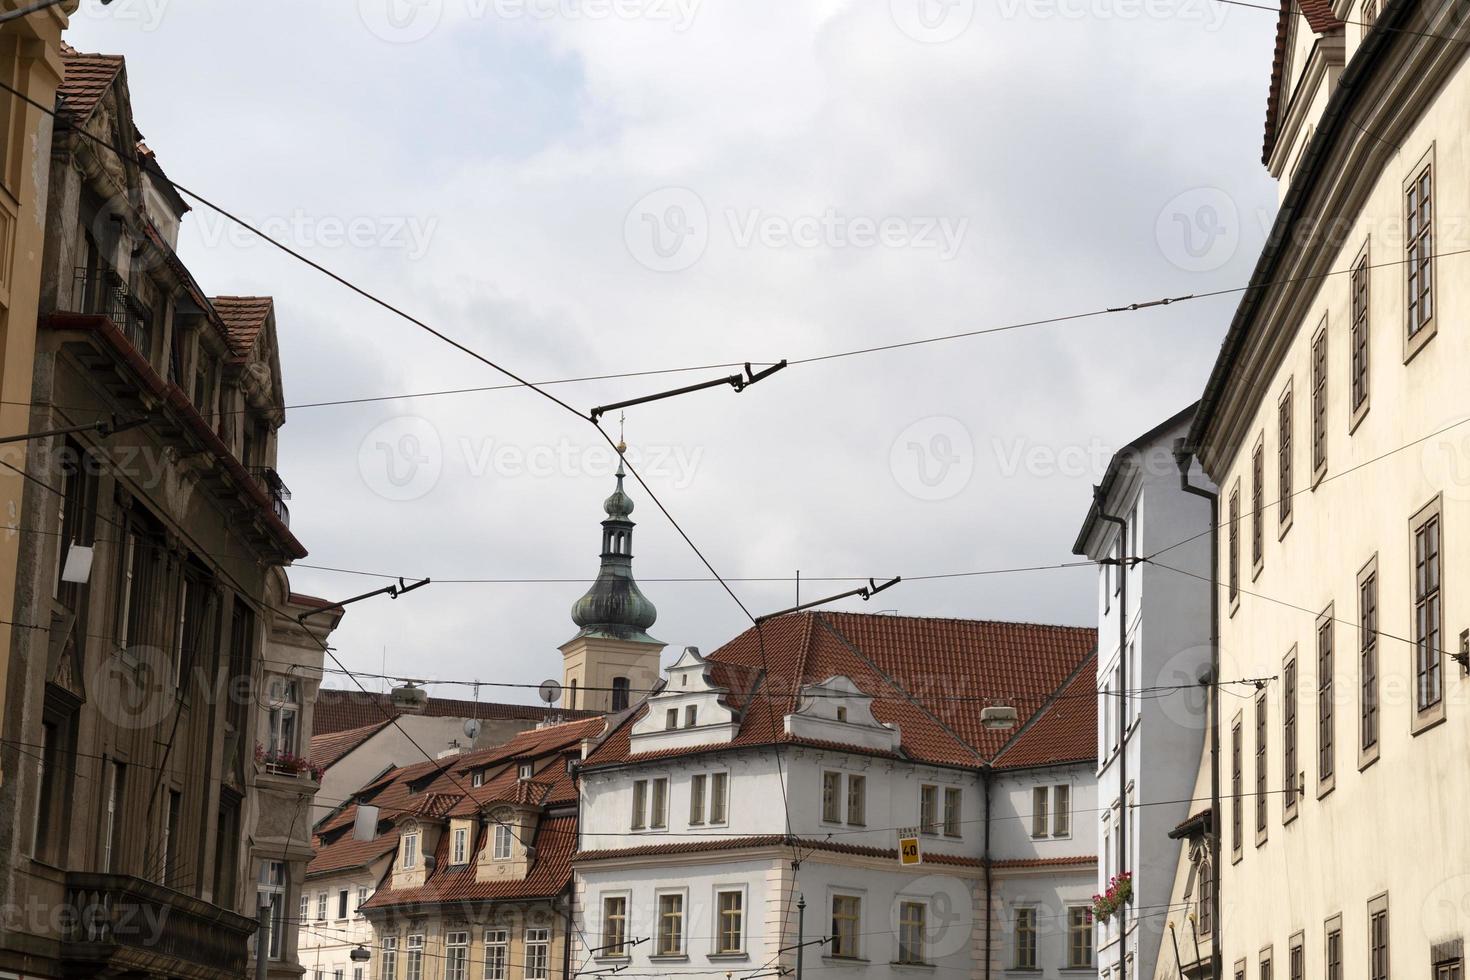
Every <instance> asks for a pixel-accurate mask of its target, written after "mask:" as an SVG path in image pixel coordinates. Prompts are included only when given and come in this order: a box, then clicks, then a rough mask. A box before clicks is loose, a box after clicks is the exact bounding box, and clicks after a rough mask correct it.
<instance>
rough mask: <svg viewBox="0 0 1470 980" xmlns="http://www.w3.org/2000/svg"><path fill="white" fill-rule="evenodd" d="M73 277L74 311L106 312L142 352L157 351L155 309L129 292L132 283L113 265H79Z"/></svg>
mask: <svg viewBox="0 0 1470 980" xmlns="http://www.w3.org/2000/svg"><path fill="white" fill-rule="evenodd" d="M72 281H73V284H74V285H73V291H72V305H73V306H74V307H75V308H74V309H73V310H72V311H71V312H73V313H87V314H93V315H98V316H105V317H107V318H108V319H109V320H111V321H112V323H113V325H114V326H116V327H117V328H118V329H119V330H121V331H122V332H123V334H124V335H126V337H127V338H128V341H129V342H130V343H131V344H132V345H133V346H134V347H136V348H137V350H138V353H139V354H142V355H143V357H144V358H145V359H146V358H149V357H151V356H152V354H153V311H152V310H150V309H148V307H146V306H144V305H143V304H142V303H139V302H138V301H137V299H135V298H134V297H133V296H132V295H130V294H129V293H128V284H127V283H125V282H123V279H122V277H121V276H119V275H118V274H117V273H116V272H114V271H112V270H111V269H88V268H79V269H77V271H76V276H75V277H74V279H73V280H72Z"/></svg>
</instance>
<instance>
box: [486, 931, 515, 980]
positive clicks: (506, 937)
mask: <svg viewBox="0 0 1470 980" xmlns="http://www.w3.org/2000/svg"><path fill="white" fill-rule="evenodd" d="M509 952H510V933H509V932H508V931H507V930H505V929H486V930H485V974H484V980H506V976H507V971H506V960H507V959H508V958H509V956H508V954H509Z"/></svg>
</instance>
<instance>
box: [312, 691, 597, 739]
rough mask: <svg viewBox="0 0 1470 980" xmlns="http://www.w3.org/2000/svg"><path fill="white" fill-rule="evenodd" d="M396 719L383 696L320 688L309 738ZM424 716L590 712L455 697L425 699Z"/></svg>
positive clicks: (536, 717) (534, 717)
mask: <svg viewBox="0 0 1470 980" xmlns="http://www.w3.org/2000/svg"><path fill="white" fill-rule="evenodd" d="M385 711H386V712H387V713H388V714H390V715H392V716H393V717H395V718H396V717H398V715H400V714H401V713H402V712H400V711H398V710H397V709H395V708H394V707H393V703H392V700H391V699H390V698H389V697H388V695H386V694H373V693H364V692H363V691H343V690H337V689H333V688H322V689H321V690H320V691H318V692H317V701H316V709H315V715H314V720H313V722H312V729H313V731H312V734H313V735H329V734H331V733H332V732H340V731H343V730H344V729H348V728H361V727H363V726H364V725H370V724H372V723H373V722H378V721H383V720H384V717H385V716H384V712H385ZM424 714H426V715H428V716H430V717H431V718H479V719H481V720H482V721H507V720H509V721H546V720H547V719H549V718H555V717H566V716H568V715H570V716H572V717H584V718H585V717H588V716H590V715H591V714H593V712H590V711H558V710H556V709H553V708H545V707H541V706H540V705H533V704H498V703H494V702H488V703H487V702H484V701H461V700H458V699H455V698H429V703H428V706H427V707H425V709H424Z"/></svg>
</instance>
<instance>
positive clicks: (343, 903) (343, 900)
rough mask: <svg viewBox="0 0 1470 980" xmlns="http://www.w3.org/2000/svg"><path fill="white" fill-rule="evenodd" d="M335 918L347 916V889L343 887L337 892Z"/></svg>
mask: <svg viewBox="0 0 1470 980" xmlns="http://www.w3.org/2000/svg"><path fill="white" fill-rule="evenodd" d="M337 918H338V919H339V920H340V919H345V918H347V889H345V888H343V889H340V890H339V891H338V892H337Z"/></svg>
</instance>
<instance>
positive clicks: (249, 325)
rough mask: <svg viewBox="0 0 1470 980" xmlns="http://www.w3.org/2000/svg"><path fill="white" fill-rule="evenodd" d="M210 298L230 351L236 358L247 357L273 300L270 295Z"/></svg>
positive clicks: (269, 313)
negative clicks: (221, 322)
mask: <svg viewBox="0 0 1470 980" xmlns="http://www.w3.org/2000/svg"><path fill="white" fill-rule="evenodd" d="M209 302H210V305H212V306H213V307H214V310H215V312H216V313H218V314H219V317H220V319H221V320H223V321H224V324H225V337H226V339H227V340H228V341H229V343H230V353H231V354H232V355H233V356H234V358H235V359H236V360H243V359H244V358H246V357H248V356H249V355H250V351H251V349H252V348H254V346H255V339H256V338H257V337H259V336H260V331H261V330H262V329H264V327H265V324H266V321H267V320H269V319H270V315H271V310H272V309H273V307H274V302H275V301H274V300H272V299H271V298H270V297H269V296H215V297H212V298H211V299H210V301H209Z"/></svg>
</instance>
